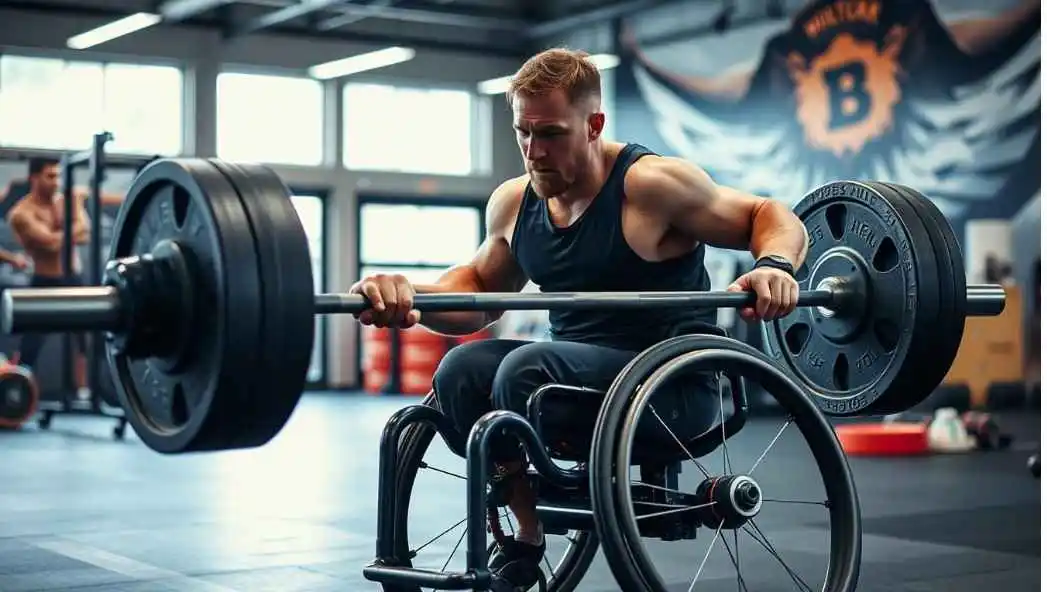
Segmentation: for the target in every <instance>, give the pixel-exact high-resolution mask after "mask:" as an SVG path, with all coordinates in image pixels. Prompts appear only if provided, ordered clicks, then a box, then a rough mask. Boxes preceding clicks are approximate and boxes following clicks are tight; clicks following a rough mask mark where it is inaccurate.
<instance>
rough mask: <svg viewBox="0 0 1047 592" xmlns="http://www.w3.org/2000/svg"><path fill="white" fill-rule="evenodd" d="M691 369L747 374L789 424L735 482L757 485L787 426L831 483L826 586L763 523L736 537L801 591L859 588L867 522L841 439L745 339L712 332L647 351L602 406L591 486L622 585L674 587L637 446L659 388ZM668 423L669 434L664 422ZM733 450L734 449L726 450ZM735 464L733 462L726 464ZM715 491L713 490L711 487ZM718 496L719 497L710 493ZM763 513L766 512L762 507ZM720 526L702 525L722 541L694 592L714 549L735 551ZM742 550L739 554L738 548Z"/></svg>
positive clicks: (607, 551) (747, 521)
mask: <svg viewBox="0 0 1047 592" xmlns="http://www.w3.org/2000/svg"><path fill="white" fill-rule="evenodd" d="M684 369H686V370H687V371H688V372H695V371H711V372H724V371H726V372H730V373H733V374H735V375H741V376H742V377H743V378H744V379H746V380H749V381H755V382H757V383H759V384H760V385H761V386H763V387H764V389H765V390H766V391H767V392H768V393H769V394H771V395H772V396H773V397H774V398H775V399H777V401H778V403H779V404H780V405H781V407H782V408H783V410H784V412H785V415H786V416H787V417H788V421H787V422H786V425H785V426H783V427H782V429H780V430H778V433H777V435H776V436H775V438H774V439H773V440H772V442H771V443H770V444H769V445H768V446H767V448H766V449H764V451H763V454H761V455H759V456H758V458H757V459H756V462H755V463H753V464H752V468H749V466H748V463H746V466H744V467H739V468H742V469H743V470H744V469H749V470H748V472H747V473H738V474H735V475H734V476H732V477H731V478H732V479H736V478H737V477H739V476H741V477H745V478H748V477H749V475H756V474H757V473H758V472H759V468H760V467H761V466H762V465H761V462H762V461H763V459H764V457H765V456H766V455H767V453H768V451H770V449H771V447H772V446H773V445H774V443H775V442H777V441H778V438H779V437H780V436H781V435H782V433H783V432H784V430H785V428H786V427H788V426H789V425H790V424H795V425H796V427H797V428H799V430H800V433H801V435H802V437H803V439H804V441H805V443H806V446H807V449H809V450H810V452H811V453H812V454H813V456H814V460H815V462H816V464H817V468H818V471H819V473H820V476H821V479H822V483H823V484H824V486H825V494H826V500H825V502H824V505H825V506H826V509H827V512H828V514H829V524H830V528H829V540H830V543H829V547H830V548H829V557H828V566H827V567H826V569H825V572H824V577H825V579H824V582H823V583H822V585H821V586H811V585H810V583H809V582H807V581H804V580H803V579H802V578H800V577H799V576H798V575H797V574H796V573H795V572H794V571H792V570H791V568H790V567H789V566H788V565H787V564H786V563H785V561H784V560H783V558H782V557H781V555H780V554H778V553H777V551H776V550H775V548H774V546H773V544H770V540H769V539H768V538H767V537H766V536H765V535H764V533H763V532H762V531H761V530H760V529H759V527H758V525H757V523H756V518H757V516H755V515H753V516H752V517H751V518H742V520H744V522H743V523H742V524H741V525H736V524H732V525H731V526H732V528H733V529H734V530H735V532H736V534H741V533H738V530H742V533H744V534H747V535H748V536H749V537H751V538H752V539H754V540H755V541H756V542H757V543H758V544H759V545H761V546H762V547H763V548H764V550H765V551H766V552H767V553H769V554H770V555H771V556H772V557H773V558H774V559H775V560H776V561H777V562H778V563H779V564H780V567H781V568H783V569H782V571H781V575H782V576H783V577H786V578H790V577H791V578H792V580H793V582H792V585H794V586H795V587H796V589H798V590H823V591H827V592H852V591H853V590H855V589H856V588H857V582H858V573H859V565H860V561H861V518H860V511H859V507H858V497H857V492H856V489H855V486H854V482H853V479H852V476H851V472H850V468H849V466H848V463H847V459H846V456H845V455H844V453H843V450H842V448H841V447H840V444H839V441H838V440H837V438H836V435H835V432H834V431H833V429H832V427H831V426H830V424H829V423H828V422H827V421H826V419H825V417H824V416H823V415H822V414H821V412H820V411H818V409H817V408H816V407H815V406H814V404H813V403H812V402H811V400H810V399H809V398H808V397H807V396H806V394H805V393H804V392H803V390H802V388H801V387H799V386H798V385H797V384H796V383H795V382H793V381H791V380H789V379H788V378H787V377H786V376H785V374H784V373H782V371H781V370H780V369H779V368H778V367H777V366H776V365H774V363H773V362H771V361H770V360H768V359H767V358H766V356H764V355H763V354H762V353H761V352H759V351H758V350H756V349H755V348H752V347H751V346H749V345H747V344H744V343H740V342H738V341H736V340H732V339H728V338H724V337H717V336H705V335H686V336H681V337H677V338H673V339H670V340H667V341H665V342H662V343H660V344H657V345H655V346H653V347H651V348H649V349H648V350H646V351H645V352H643V353H642V354H641V355H640V356H638V357H637V358H636V359H634V360H633V362H632V363H630V365H629V366H627V367H626V368H625V369H624V370H623V371H622V372H621V373H620V374H619V376H618V378H617V379H616V381H615V383H614V384H613V385H612V387H611V389H610V390H609V391H608V395H607V397H606V399H605V401H604V405H603V407H602V408H601V411H600V416H599V418H598V423H597V425H598V429H597V432H596V435H595V437H594V442H593V448H592V451H591V458H590V488H591V491H592V496H593V510H594V512H593V513H594V517H595V522H596V524H595V526H596V531H597V533H598V535H599V537H600V539H601V541H603V545H602V547H603V552H604V555H605V557H606V558H607V562H608V564H609V566H610V567H611V570H612V572H613V574H614V576H615V578H616V579H617V581H618V583H619V586H621V587H623V588H624V589H633V590H638V591H639V590H649V591H657V592H661V591H663V590H667V589H668V587H667V585H666V582H665V581H664V579H663V578H662V576H661V574H659V572H658V570H657V569H656V568H655V565H654V563H653V561H652V556H651V555H650V554H649V553H648V551H647V550H646V549H645V547H644V544H643V540H642V539H643V537H642V536H641V533H640V528H639V519H638V518H637V514H636V506H635V505H634V496H633V485H634V483H633V479H632V477H631V475H630V471H631V468H632V465H633V464H634V460H633V459H634V456H633V452H634V446H633V444H634V438H635V436H636V432H637V426H638V423H639V420H640V417H641V415H642V414H643V412H644V410H645V408H646V406H647V404H648V401H649V399H650V397H651V395H652V394H653V393H654V392H655V391H656V390H657V387H658V386H660V385H662V384H664V383H665V381H666V380H668V379H669V378H670V377H671V376H673V375H676V374H678V373H679V372H680V371H682V370H684ZM721 409H722V407H721ZM723 417H724V416H723V412H722V411H721V417H720V419H721V424H719V425H715V427H714V428H713V429H711V430H709V432H707V434H711V433H712V432H713V431H714V430H718V429H720V426H721V425H723V423H722V420H723ZM658 421H661V420H660V419H659V420H658ZM662 425H663V426H665V427H666V428H667V426H666V424H665V423H664V422H662ZM725 441H729V438H725ZM677 443H679V444H680V449H681V454H683V453H682V451H683V444H682V443H681V442H680V441H679V440H677ZM724 448H725V449H726V446H725V447H724ZM725 454H726V453H725ZM681 460H682V461H683V462H686V463H690V462H692V461H693V462H694V464H695V465H699V463H698V461H697V460H695V459H693V458H690V457H689V455H684V456H682V458H681ZM728 462H729V461H727V460H726V458H725V465H726V464H727V463H728ZM764 468H766V467H764ZM699 469H700V470H701V472H703V473H705V474H706V482H711V483H714V484H715V483H716V481H713V479H716V478H717V477H713V476H710V474H709V473H708V472H706V471H705V469H703V468H702V467H701V466H700V465H699ZM754 471H756V472H755V473H754ZM726 472H727V470H726V468H725V473H726ZM732 472H733V471H732ZM724 477H726V475H725V476H724ZM753 482H754V483H757V482H758V477H757V481H753ZM709 491H710V492H711V491H712V489H710V490H709ZM710 499H712V496H711V494H710ZM718 499H719V498H718ZM761 503H762V502H761ZM701 505H711V504H701ZM721 507H726V506H721ZM698 508H699V506H698V505H696V506H693V507H692V508H691V509H690V510H683V508H681V510H683V511H692V510H694V511H697V509H698ZM703 511H704V510H703ZM756 511H757V512H758V511H759V508H757V509H756ZM706 516H708V514H706ZM737 519H738V517H737V515H735V516H734V517H732V518H731V520H735V521H736V520H737ZM718 526H719V528H717V525H716V524H711V525H706V526H701V527H699V531H701V530H706V531H709V532H712V533H714V534H713V536H712V542H711V543H709V544H708V545H707V546H706V545H701V547H702V548H700V549H698V552H699V553H704V558H703V557H702V555H699V556H698V557H697V558H696V559H697V561H700V562H701V563H700V564H699V565H698V566H697V568H698V573H697V574H695V575H694V579H693V580H692V581H691V588H690V589H692V590H694V589H699V590H700V589H701V585H700V583H699V585H698V586H695V584H696V583H697V582H699V577H700V575H701V572H702V568H703V567H704V566H705V562H706V560H708V558H709V554H710V552H711V551H712V549H713V548H714V546H727V553H728V554H729V555H730V554H731V550H730V547H729V546H728V545H727V539H726V538H724V537H723V536H722V534H723V533H724V532H726V531H724V530H722V527H723V526H724V520H721V521H720V523H719V525H718ZM718 541H720V542H719V543H718ZM735 548H736V549H737V543H736V547H735ZM721 552H723V549H721ZM731 562H732V563H733V564H734V568H735V569H736V570H737V571H738V580H739V585H740V586H741V585H743V581H744V575H743V573H742V567H741V565H743V563H742V562H741V560H740V558H739V559H738V560H735V558H734V556H733V555H731ZM691 571H692V572H693V571H694V570H693V569H692V570H691ZM819 577H821V576H819ZM786 581H787V580H786Z"/></svg>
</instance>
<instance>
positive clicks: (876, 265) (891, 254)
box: [872, 237, 900, 272]
mask: <svg viewBox="0 0 1047 592" xmlns="http://www.w3.org/2000/svg"><path fill="white" fill-rule="evenodd" d="M899 259H900V257H899V255H898V247H897V246H896V245H895V244H894V241H893V240H891V239H890V238H887V237H884V239H883V240H882V241H880V246H879V247H877V248H876V254H875V255H873V260H872V264H873V269H875V270H876V271H879V272H885V271H890V270H892V269H894V267H895V266H896V265H898V260H899Z"/></svg>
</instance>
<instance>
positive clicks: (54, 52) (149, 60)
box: [0, 47, 194, 158]
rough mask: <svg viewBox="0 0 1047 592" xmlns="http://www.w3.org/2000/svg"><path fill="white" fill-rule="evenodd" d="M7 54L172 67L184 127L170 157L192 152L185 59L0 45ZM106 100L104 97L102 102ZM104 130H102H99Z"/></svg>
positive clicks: (9, 147) (14, 148) (0, 53)
mask: <svg viewBox="0 0 1047 592" xmlns="http://www.w3.org/2000/svg"><path fill="white" fill-rule="evenodd" d="M4 57H16V58H37V59H41V58H42V59H51V60H60V61H62V62H65V63H79V64H97V65H100V66H102V69H103V72H104V70H105V67H106V66H108V65H109V64H117V65H121V66H153V67H164V68H173V69H175V70H177V71H178V72H179V74H180V76H181V87H182V88H181V93H180V97H179V102H180V104H181V119H182V121H181V126H180V127H179V130H178V134H179V143H180V144H181V146H180V148H179V150H178V152H177V153H176V154H173V155H171V156H170V157H172V158H174V157H179V156H185V155H186V154H187V153H189V151H190V150H189V148H191V144H192V142H190V133H189V132H190V131H193V130H192V126H193V124H192V109H193V103H194V101H193V97H192V96H191V92H192V88H193V86H194V84H193V82H192V80H191V74H190V72H189V68H187V67H186V62H185V61H184V60H181V59H176V58H166V57H162V56H141V57H140V56H134V57H131V56H127V55H123V54H119V53H114V52H103V51H92V50H85V51H82V52H76V53H70V52H69V51H68V50H60V49H54V48H39V47H18V48H14V49H3V48H0V59H2V58H4ZM3 83H4V81H3V79H2V78H0V86H3ZM104 104H105V99H104V96H103V105H104ZM99 131H103V130H99ZM89 148H90V142H88V143H87V144H85V146H84V148H83V149H85V150H86V149H89ZM0 150H5V151H9V152H18V153H21V152H26V153H40V154H65V153H68V152H76V151H77V150H76V149H68V148H42V147H39V146H23V145H20V144H0ZM107 153H108V154H116V155H120V156H151V155H152V153H144V152H125V151H122V150H119V149H110V150H107Z"/></svg>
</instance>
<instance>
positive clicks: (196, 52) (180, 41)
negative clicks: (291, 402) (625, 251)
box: [0, 9, 521, 386]
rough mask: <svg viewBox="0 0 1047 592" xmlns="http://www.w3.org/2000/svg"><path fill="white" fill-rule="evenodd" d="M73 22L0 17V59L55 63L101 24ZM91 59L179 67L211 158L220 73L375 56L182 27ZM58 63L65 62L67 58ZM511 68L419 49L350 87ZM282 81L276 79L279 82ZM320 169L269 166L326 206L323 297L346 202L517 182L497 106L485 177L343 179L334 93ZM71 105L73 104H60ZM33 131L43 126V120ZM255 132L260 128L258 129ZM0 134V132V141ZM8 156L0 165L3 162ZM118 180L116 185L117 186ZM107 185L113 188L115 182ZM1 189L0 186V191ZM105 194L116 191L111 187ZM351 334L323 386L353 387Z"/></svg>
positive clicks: (344, 256)
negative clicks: (73, 39) (21, 56)
mask: <svg viewBox="0 0 1047 592" xmlns="http://www.w3.org/2000/svg"><path fill="white" fill-rule="evenodd" d="M103 22H104V21H102V20H98V19H93V18H82V17H75V18H73V17H55V16H50V15H44V14H41V13H37V12H20V11H14V10H9V9H0V52H8V53H27V52H29V53H33V52H42V53H45V54H51V53H54V52H62V53H65V52H66V50H64V44H65V39H66V38H68V37H69V36H71V35H73V34H76V33H80V32H83V31H86V30H88V29H91V28H93V27H95V26H98V25H100V24H103ZM93 49H96V50H97V51H85V52H77V55H78V56H82V57H83V58H86V59H113V60H131V61H161V62H167V63H174V64H177V65H179V66H181V67H184V68H185V69H186V72H187V77H186V81H187V89H188V90H187V107H188V111H187V117H186V120H187V121H188V122H189V126H190V129H188V130H187V134H186V135H187V138H186V139H187V144H186V145H187V150H188V151H190V153H191V154H192V155H195V156H213V155H214V152H215V128H216V125H215V117H216V115H215V111H216V109H215V95H216V92H215V79H216V76H217V74H218V73H219V71H220V70H221V68H222V65H223V64H231V65H236V66H238V67H257V68H259V69H260V71H274V70H275V71H276V72H275V73H292V74H303V75H304V73H305V69H306V68H308V67H309V66H310V65H313V64H316V63H320V62H323V61H327V60H331V59H336V58H339V57H345V56H348V55H353V54H356V53H360V52H363V51H368V50H370V49H377V47H370V46H366V45H363V44H359V43H350V42H342V41H332V40H326V39H325V40H306V39H301V38H296V37H295V38H292V37H282V36H274V35H262V34H258V35H253V36H249V37H244V38H240V39H236V40H234V41H232V42H226V41H225V40H223V38H222V36H221V34H220V33H219V32H218V31H213V30H206V29H199V28H188V27H169V26H164V27H156V28H152V29H147V30H144V31H140V32H138V33H135V34H133V35H129V36H127V37H123V38H120V39H117V40H114V41H112V42H110V43H107V44H105V45H103V46H100V47H98V48H93ZM67 55H68V54H67ZM518 66H519V62H518V61H517V60H513V59H506V58H497V57H489V56H479V55H467V54H460V53H451V52H441V51H434V50H426V49H419V50H418V52H417V56H416V58H415V59H414V60H412V61H410V62H406V63H403V64H398V65H396V66H392V67H389V68H386V69H384V70H382V71H380V72H375V73H370V75H361V76H359V77H358V78H354V80H356V79H359V80H375V81H382V82H406V83H409V84H413V85H419V84H423V85H424V84H429V85H440V86H448V85H451V86H459V87H462V88H470V89H472V88H475V84H476V83H477V82H479V81H480V80H485V79H488V78H493V77H496V76H503V75H505V74H508V73H511V72H512V71H514V70H515V69H516V68H517V67H518ZM281 71H282V72H281ZM327 97H328V99H327V102H328V105H327V107H328V108H327V112H328V114H330V115H331V117H330V118H329V120H328V122H327V123H326V125H327V128H328V130H329V132H328V136H329V138H328V141H327V142H325V143H326V144H327V146H326V148H327V152H328V154H327V159H326V160H327V162H328V163H329V164H327V165H326V166H322V167H288V166H274V167H273V168H274V170H276V171H277V172H278V173H279V174H280V175H281V176H282V177H283V179H284V180H285V182H287V184H289V185H291V186H295V187H301V188H319V189H323V190H325V191H327V193H328V196H329V199H328V202H327V208H328V227H327V229H326V239H327V245H326V246H327V284H328V285H327V287H328V289H330V290H344V289H346V288H347V287H348V286H349V285H350V284H351V283H352V282H353V281H354V280H355V279H356V273H357V270H356V269H355V262H356V210H357V206H356V196H357V195H358V194H359V193H361V192H364V193H382V194H390V195H396V196H411V195H417V194H426V195H429V196H433V197H437V196H443V197H452V198H469V199H476V200H478V201H479V200H483V199H486V198H487V197H488V195H489V194H490V191H491V190H492V189H493V188H494V187H495V186H496V185H497V184H498V183H499V182H500V181H501V180H502V179H505V178H507V177H510V176H514V175H517V174H519V173H520V172H521V165H520V158H519V154H518V152H517V147H516V144H515V141H514V139H513V135H512V134H511V133H510V125H511V124H510V121H511V120H510V117H509V115H508V110H507V109H506V107H505V104H504V101H501V100H500V97H493V100H491V101H490V109H489V112H490V117H491V124H492V127H493V129H494V134H493V145H492V153H491V173H490V174H489V175H484V176H474V177H433V176H426V175H408V174H393V173H372V172H359V171H346V170H344V169H343V168H341V167H340V166H339V165H337V164H336V163H337V162H338V160H339V159H338V158H336V155H337V154H338V153H339V147H340V141H339V140H340V138H338V135H339V134H337V133H334V131H335V130H339V129H341V109H340V101H341V93H340V92H337V89H336V86H335V84H334V83H332V84H331V85H330V88H329V89H328V92H327ZM70 100H71V101H75V100H76V98H75V97H70ZM43 121H45V122H46V119H44V120H43ZM260 127H263V128H264V122H260ZM0 133H2V132H0ZM14 156H17V155H14V154H12V153H11V152H10V151H4V152H2V153H0V159H3V158H5V157H6V158H8V159H10V158H12V157H14ZM10 166H11V167H12V168H7V169H6V170H4V169H0V174H3V173H8V174H16V173H17V174H24V173H23V171H24V166H25V165H24V164H13V165H10ZM117 178H118V177H117ZM113 183H115V184H119V181H118V180H114V181H113ZM4 185H6V181H5V183H4ZM111 188H113V189H119V187H116V186H112V187H111ZM356 329H357V325H356V324H355V322H353V320H352V317H332V319H331V321H330V322H329V323H328V341H327V345H328V347H327V370H328V379H329V380H330V381H331V383H332V384H333V385H336V386H354V385H355V382H356V375H357V368H356V366H357V364H356V361H357V353H356V351H355V347H356V338H355V337H356Z"/></svg>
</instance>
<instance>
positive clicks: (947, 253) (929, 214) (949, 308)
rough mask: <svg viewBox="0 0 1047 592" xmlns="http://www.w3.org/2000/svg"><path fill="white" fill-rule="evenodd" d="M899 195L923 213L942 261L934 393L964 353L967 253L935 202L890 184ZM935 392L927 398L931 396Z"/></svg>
mask: <svg viewBox="0 0 1047 592" xmlns="http://www.w3.org/2000/svg"><path fill="white" fill-rule="evenodd" d="M890 185H891V187H893V188H894V189H895V190H896V191H897V192H898V193H899V194H901V195H902V196H904V197H906V198H908V199H909V201H910V203H912V204H913V206H914V207H915V208H916V210H917V212H919V214H920V217H921V218H922V219H923V221H924V225H925V226H926V227H927V231H928V232H929V233H930V236H931V241H932V242H933V243H934V248H935V254H936V256H937V259H938V278H939V281H940V283H941V297H942V311H941V321H940V323H939V330H938V331H936V332H935V333H934V339H935V343H934V345H933V346H932V351H933V352H934V358H933V360H932V361H933V362H934V364H935V366H934V367H933V368H928V370H927V374H928V379H929V381H930V383H931V384H932V386H931V388H932V391H933V389H935V388H938V387H939V386H940V385H941V381H942V380H944V379H945V376H946V375H947V374H948V373H949V370H950V369H951V368H952V365H953V362H955V360H956V354H957V353H958V352H959V350H960V343H961V342H962V340H963V333H964V328H965V327H966V324H967V311H966V308H967V274H966V271H965V270H964V261H963V251H961V250H960V241H959V240H958V239H957V238H956V233H955V232H953V228H952V226H951V225H950V224H949V220H948V219H947V218H946V217H945V215H944V214H942V212H941V210H939V209H938V208H937V207H936V206H935V205H934V203H932V202H931V200H930V199H928V198H927V197H926V196H924V195H923V194H921V193H920V192H919V191H916V190H915V189H913V188H912V187H907V186H905V185H899V184H896V183H892V184H890ZM930 394H931V392H928V393H927V395H928V396H930Z"/></svg>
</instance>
